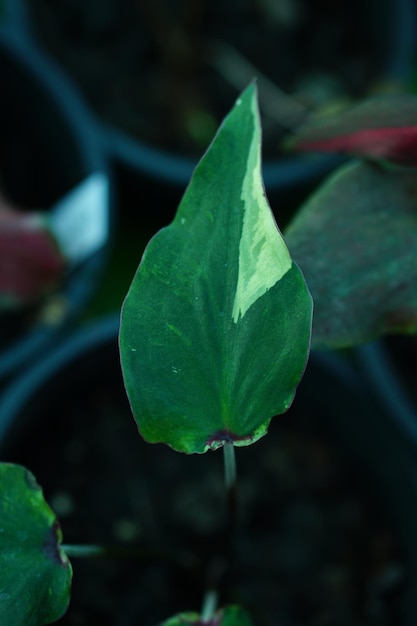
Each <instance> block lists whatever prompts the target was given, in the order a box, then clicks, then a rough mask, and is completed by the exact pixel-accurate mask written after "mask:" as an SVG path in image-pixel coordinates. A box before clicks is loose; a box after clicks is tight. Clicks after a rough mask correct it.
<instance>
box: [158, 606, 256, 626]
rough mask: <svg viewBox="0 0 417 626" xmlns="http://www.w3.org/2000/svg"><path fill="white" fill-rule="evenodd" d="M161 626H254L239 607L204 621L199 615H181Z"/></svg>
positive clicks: (231, 608) (224, 610)
mask: <svg viewBox="0 0 417 626" xmlns="http://www.w3.org/2000/svg"><path fill="white" fill-rule="evenodd" d="M161 626H253V623H252V621H251V620H250V618H249V616H248V614H247V613H246V611H244V610H243V609H242V608H240V607H239V606H227V607H225V608H224V609H221V610H220V611H217V613H216V614H215V615H214V617H212V618H211V619H209V620H204V621H203V620H202V618H201V615H199V614H198V613H180V615H177V616H176V617H171V618H170V619H168V620H166V621H165V622H163V623H162V624H161Z"/></svg>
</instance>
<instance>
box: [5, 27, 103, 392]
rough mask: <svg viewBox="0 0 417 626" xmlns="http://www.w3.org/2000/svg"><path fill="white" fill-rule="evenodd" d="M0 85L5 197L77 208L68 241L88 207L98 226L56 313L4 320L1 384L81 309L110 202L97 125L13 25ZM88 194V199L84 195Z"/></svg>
mask: <svg viewBox="0 0 417 626" xmlns="http://www.w3.org/2000/svg"><path fill="white" fill-rule="evenodd" d="M0 80H1V81H2V84H3V88H2V96H1V98H0V144H1V146H2V156H1V155H0V169H1V178H2V191H3V193H4V194H5V195H6V196H7V197H8V198H9V199H10V200H11V201H12V202H13V204H15V205H16V206H19V207H22V208H28V209H39V208H42V209H44V210H49V211H51V214H54V215H55V216H56V215H57V211H58V206H59V205H61V210H62V203H63V201H64V199H66V200H67V206H66V208H65V209H64V212H66V214H67V215H68V208H70V209H71V211H73V210H74V209H75V208H76V209H77V211H78V214H77V216H76V218H74V220H73V228H74V230H72V229H71V232H72V236H73V241H77V240H78V239H77V237H78V233H80V234H83V235H84V234H85V232H86V229H87V226H86V224H87V215H88V216H90V215H91V213H90V210H94V218H93V219H94V225H96V224H99V225H100V236H99V240H97V241H96V243H97V245H94V246H92V247H91V249H87V248H86V252H85V254H84V253H83V254H82V255H81V256H80V257H78V258H77V259H73V263H72V267H71V271H70V272H69V273H68V275H67V276H66V278H65V279H64V280H63V282H62V285H61V286H60V287H59V289H58V291H57V292H56V293H54V294H53V295H52V296H51V299H50V300H48V306H49V305H50V308H49V312H51V311H52V310H55V312H56V313H57V315H53V316H51V315H47V314H46V313H45V309H44V310H43V311H41V309H40V308H38V307H35V308H34V310H31V311H30V312H27V311H23V312H21V313H19V314H16V315H14V314H9V313H8V314H7V315H6V314H4V315H3V316H2V318H1V326H2V334H1V339H0V380H2V379H5V378H6V377H8V376H10V375H11V374H12V373H14V372H16V371H17V370H21V369H22V368H23V367H25V366H26V365H27V364H28V363H29V362H30V361H32V360H33V359H34V358H35V357H37V356H39V355H40V353H42V352H44V351H45V350H46V349H47V348H48V347H49V346H50V344H51V342H52V341H53V340H54V339H55V338H56V337H57V335H58V333H59V332H61V331H62V330H63V329H64V328H65V327H66V326H67V325H68V324H69V323H71V322H72V321H74V320H75V319H76V318H77V317H78V316H79V315H80V313H81V312H82V311H83V310H84V309H85V307H86V305H87V303H88V302H89V300H90V298H91V297H92V295H93V294H94V291H95V289H96V287H97V284H98V281H99V278H100V276H101V273H102V271H103V269H104V267H105V264H106V258H107V253H108V248H109V242H110V232H111V225H112V221H113V218H112V214H113V210H112V206H113V203H112V199H111V184H110V183H111V181H110V173H109V167H108V162H107V158H106V156H105V154H104V152H103V150H102V146H101V143H100V138H99V132H98V129H97V126H96V124H95V123H94V120H92V119H91V117H90V115H89V112H88V110H87V109H86V107H85V105H84V103H83V101H82V100H80V98H79V96H78V93H77V92H76V91H74V89H73V88H72V86H71V84H70V82H68V80H67V78H66V77H65V76H64V75H63V74H62V73H61V72H60V71H59V69H57V68H56V67H55V65H54V64H53V63H52V62H51V61H49V60H48V59H47V58H46V57H45V56H44V55H43V54H42V53H41V52H40V51H39V50H38V49H37V48H35V47H34V46H32V45H31V44H30V43H29V41H28V40H27V39H25V38H24V37H22V36H21V32H20V31H19V29H15V28H12V22H10V23H9V24H5V26H4V27H3V28H1V30H0ZM81 186H83V190H84V191H83V192H82V200H81V199H80V197H79V196H78V197H77V198H75V197H74V196H72V199H71V200H68V198H69V194H71V193H72V192H74V190H76V189H78V190H79V189H80V187H81ZM87 190H88V191H87ZM86 193H91V194H92V196H89V197H88V198H87V197H86V195H85V194H86ZM82 203H83V204H82ZM91 223H92V219H90V225H91ZM66 228H68V227H66ZM80 239H81V238H80ZM98 241H99V243H98ZM55 304H56V306H55ZM54 307H55V309H54Z"/></svg>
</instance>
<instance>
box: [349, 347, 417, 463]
mask: <svg viewBox="0 0 417 626" xmlns="http://www.w3.org/2000/svg"><path fill="white" fill-rule="evenodd" d="M354 355H355V358H356V361H357V364H358V366H359V368H360V370H361V372H362V375H363V377H364V380H365V381H367V384H368V385H369V387H370V389H371V390H372V392H373V393H374V394H375V399H376V401H377V402H378V403H379V405H380V406H382V407H384V410H385V411H386V412H387V413H388V414H389V415H390V416H391V419H392V421H393V425H394V427H395V428H396V429H397V430H398V432H399V433H400V434H401V436H403V437H404V438H405V440H406V441H407V442H408V445H409V447H410V450H411V451H412V453H413V454H414V455H416V454H417V395H416V380H417V378H416V376H417V341H416V338H415V336H413V335H392V336H389V337H384V338H382V339H379V340H376V341H373V342H371V343H368V344H365V345H363V346H360V347H358V348H356V349H355V350H354Z"/></svg>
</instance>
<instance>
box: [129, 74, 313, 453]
mask: <svg viewBox="0 0 417 626" xmlns="http://www.w3.org/2000/svg"><path fill="white" fill-rule="evenodd" d="M260 132H261V131H260V122H259V112H258V107H257V97H256V89H255V87H254V86H253V85H251V86H250V87H249V88H248V89H247V90H246V91H245V92H244V93H243V94H242V96H241V97H240V98H239V99H238V100H237V102H236V104H235V106H234V108H233V109H232V111H231V113H230V114H229V115H228V117H227V118H226V119H225V121H224V122H223V124H222V126H221V127H220V130H219V131H218V133H217V135H216V137H215V138H214V140H213V143H212V144H211V146H210V147H209V149H208V151H207V152H206V154H205V156H204V157H203V159H202V160H201V162H200V163H199V165H198V166H197V168H196V170H195V172H194V175H193V178H192V180H191V183H190V185H189V186H188V188H187V190H186V193H185V195H184V197H183V199H182V201H181V204H180V207H179V209H178V212H177V215H176V217H175V219H174V221H173V223H172V224H171V225H170V226H168V227H167V228H164V229H163V230H161V231H160V232H159V233H158V234H157V235H156V236H155V237H154V238H153V239H152V240H151V242H150V243H149V245H148V247H147V249H146V250H145V254H144V256H143V259H142V261H141V264H140V266H139V269H138V271H137V273H136V276H135V278H134V280H133V282H132V285H131V287H130V290H129V293H128V295H127V297H126V300H125V303H124V306H123V311H122V321H121V332H120V352H121V362H122V370H123V376H124V381H125V385H126V390H127V394H128V396H129V399H130V403H131V406H132V410H133V413H134V415H135V418H136V420H137V422H138V425H139V428H140V431H141V433H142V435H143V437H144V438H145V439H146V440H148V441H150V442H164V443H167V444H169V445H170V446H172V447H173V448H174V449H176V450H179V451H182V452H186V453H193V452H198V453H202V452H205V451H207V450H208V449H215V448H217V447H219V446H222V445H223V444H224V443H225V442H226V441H228V442H230V441H233V443H234V444H235V445H248V444H250V443H252V442H253V441H255V440H256V439H259V437H261V436H262V435H264V434H265V433H266V430H267V427H268V424H269V422H270V420H271V418H272V417H273V416H274V415H276V414H278V413H282V412H284V411H285V410H286V409H287V408H288V407H289V405H290V403H291V401H292V399H293V397H294V393H295V389H296V386H297V384H298V382H299V380H300V378H301V376H302V373H303V371H304V367H305V364H306V360H307V356H308V351H309V341H310V331H311V309H312V304H311V297H310V295H309V292H308V289H307V287H306V284H305V282H304V279H303V276H302V274H301V272H300V271H299V269H298V267H297V266H296V265H295V264H294V263H293V262H292V260H291V258H290V255H289V253H288V249H287V247H286V245H285V243H284V241H283V238H282V236H281V234H280V232H279V230H278V228H277V227H276V224H275V221H274V218H273V215H272V213H271V210H270V208H269V206H268V203H267V200H266V198H265V193H264V189H263V184H262V178H261V163H260Z"/></svg>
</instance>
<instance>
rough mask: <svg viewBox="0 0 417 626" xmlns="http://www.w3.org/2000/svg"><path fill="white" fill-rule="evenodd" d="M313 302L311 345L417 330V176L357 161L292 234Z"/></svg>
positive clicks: (317, 197)
mask: <svg viewBox="0 0 417 626" xmlns="http://www.w3.org/2000/svg"><path fill="white" fill-rule="evenodd" d="M285 238H286V241H287V244H288V246H289V248H290V250H291V254H292V255H293V256H294V258H295V259H296V260H297V262H298V263H299V264H300V267H301V268H302V269H303V271H304V273H305V276H306V279H307V282H308V285H309V287H310V289H311V293H312V295H313V299H314V321H313V336H312V346H313V347H342V346H350V345H354V344H358V343H362V342H364V341H368V340H370V339H372V338H374V337H377V336H379V335H381V334H384V333H388V332H412V331H415V330H416V329H417V288H416V286H417V176H416V174H415V172H413V171H411V170H408V169H403V168H386V167H381V166H379V165H377V164H371V163H361V162H359V163H352V164H349V165H347V166H345V167H343V168H342V169H341V170H339V171H338V172H337V173H335V174H334V175H333V176H332V177H331V178H330V179H329V180H328V182H327V183H326V184H324V185H323V186H322V188H321V189H319V191H317V192H316V193H315V194H313V196H312V197H311V199H310V200H308V201H307V203H306V204H305V206H304V207H302V209H301V210H300V212H299V214H298V215H297V216H296V218H295V219H294V220H293V222H292V223H291V224H290V225H289V227H288V228H287V230H286V233H285Z"/></svg>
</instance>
